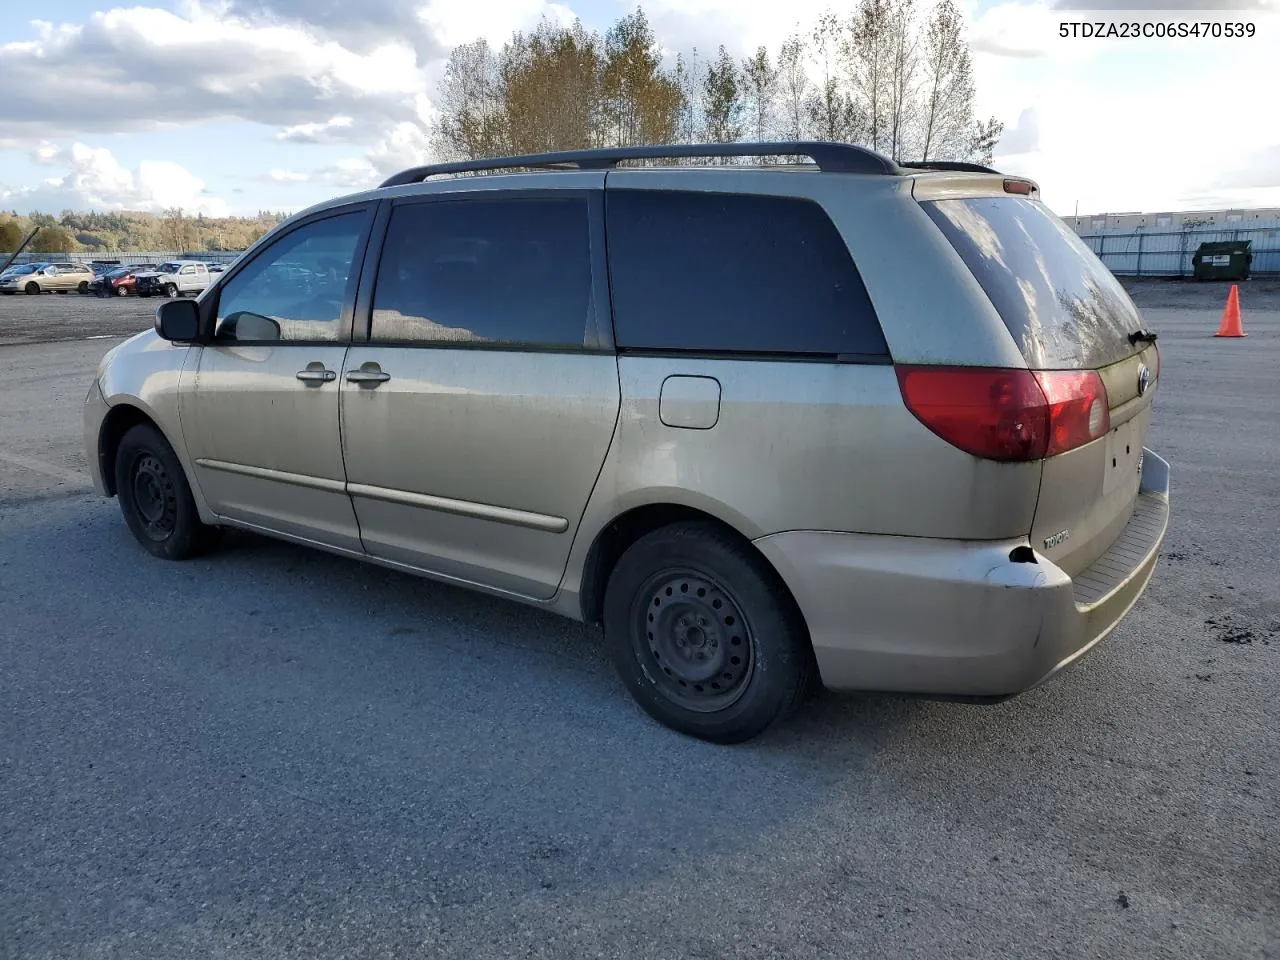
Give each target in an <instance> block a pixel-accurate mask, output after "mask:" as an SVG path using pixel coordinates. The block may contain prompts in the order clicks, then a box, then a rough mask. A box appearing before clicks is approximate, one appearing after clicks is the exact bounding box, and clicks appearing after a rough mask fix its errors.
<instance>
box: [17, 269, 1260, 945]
mask: <svg viewBox="0 0 1280 960" xmlns="http://www.w3.org/2000/svg"><path fill="white" fill-rule="evenodd" d="M1135 289H1136V296H1137V297H1138V299H1139V301H1140V303H1142V304H1144V305H1146V307H1147V314H1148V319H1149V321H1150V323H1151V325H1152V326H1153V327H1155V328H1156V329H1157V330H1159V331H1160V335H1161V339H1160V344H1161V347H1162V349H1163V358H1164V380H1163V388H1162V393H1161V396H1160V398H1159V400H1158V401H1157V413H1156V421H1155V426H1154V430H1153V435H1152V437H1151V441H1150V443H1151V445H1152V446H1153V447H1154V448H1155V449H1156V450H1157V451H1159V452H1160V453H1161V454H1162V455H1164V456H1165V457H1166V458H1167V459H1168V460H1170V462H1171V463H1172V467H1173V495H1174V498H1175V499H1174V511H1175V518H1174V525H1173V528H1172V530H1171V533H1170V537H1169V541H1168V544H1167V547H1166V553H1165V556H1164V559H1163V561H1162V563H1161V566H1160V569H1159V571H1158V572H1157V575H1156V579H1155V581H1154V582H1153V584H1152V586H1151V588H1150V590H1149V591H1148V593H1147V595H1146V597H1144V599H1143V600H1142V601H1141V603H1140V604H1139V606H1138V607H1137V608H1136V609H1135V611H1134V613H1133V614H1132V615H1131V616H1130V617H1129V618H1128V619H1127V620H1126V621H1125V622H1124V624H1123V625H1122V626H1121V628H1120V629H1119V630H1118V631H1117V632H1116V633H1115V634H1114V635H1113V636H1112V638H1111V639H1110V641H1108V642H1107V643H1106V644H1104V645H1102V646H1101V647H1100V648H1099V649H1098V650H1097V651H1096V652H1095V653H1094V654H1092V655H1091V656H1090V657H1088V658H1086V659H1085V661H1084V662H1083V663H1081V664H1080V665H1079V666H1078V667H1077V668H1075V669H1074V670H1071V671H1069V672H1068V673H1066V674H1065V675H1063V676H1062V677H1060V678H1058V679H1057V680H1055V681H1054V682H1053V683H1051V684H1049V685H1047V686H1045V687H1043V688H1041V689H1039V690H1036V691H1033V692H1031V693H1029V694H1027V695H1025V696H1023V697H1020V698H1018V699H1015V700H1013V701H1010V702H1007V703H1004V704H1001V705H998V706H988V707H978V706H967V705H958V704H943V703H930V702H925V701H919V700H909V699H903V698H897V697H881V696H876V697H871V696H865V697H862V696H853V697H836V696H823V697H820V698H818V699H817V701H816V702H815V703H813V704H812V705H811V706H810V708H809V709H808V710H807V711H806V712H805V713H804V715H803V716H801V717H800V718H798V720H797V721H795V722H793V723H791V724H789V725H788V726H786V727H785V728H784V729H781V730H779V731H777V732H776V733H775V734H773V735H771V736H769V737H767V738H765V739H763V740H760V741H757V742H755V743H752V744H748V745H745V746H743V747H741V748H731V749H730V748H716V747H712V746H709V745H705V744H701V743H697V742H694V741H690V740H687V739H684V738H681V737H679V736H678V735H676V734H673V733H670V732H668V731H666V730H664V729H662V728H660V727H658V726H656V725H655V724H653V723H651V722H649V721H648V720H647V719H646V718H645V717H644V716H643V715H642V714H641V713H640V711H639V710H638V709H637V708H636V707H634V706H633V705H632V704H631V702H630V701H629V700H628V699H627V697H626V695H625V693H624V691H623V690H622V688H621V686H620V684H619V683H618V682H617V681H616V680H615V679H614V676H613V674H612V672H611V669H610V667H609V665H608V663H607V662H606V659H605V657H604V656H603V655H602V653H601V651H600V649H599V645H598V641H597V637H596V635H595V634H594V633H593V632H592V631H590V630H587V629H584V628H581V627H579V626H576V625H574V624H572V623H568V622H565V621H561V620H559V619H554V618H552V617H550V616H546V615H542V614H539V613H537V612H534V611H530V610H527V609H525V608H523V607H518V606H515V605H509V604H504V603H500V602H496V601H492V600H488V599H484V598H480V597H477V596H473V595H471V594H468V593H465V592H462V591H460V590H457V589H453V588H448V587H443V586H437V585H434V584H431V583H427V582H424V581H420V580H415V579H412V578H409V577H406V576H400V575H397V574H394V573H389V572H386V571H383V570H381V569H377V568H374V567H371V566H365V565H362V564H359V563H355V562H350V561H345V560H341V559H337V558H333V557H329V556H327V555H324V554H320V553H316V552H308V551H306V550H303V549H300V548H294V547H290V546H285V545H281V544H275V543H271V542H269V541H265V540H260V539H257V538H253V537H248V536H232V537H230V538H229V540H228V543H227V545H226V546H225V547H224V548H223V549H222V550H221V551H219V552H218V553H217V554H215V555H213V556H211V557H209V558H207V559H204V560H201V561H198V562H193V563H189V564H164V563H161V562H159V561H155V560H152V559H151V558H149V557H147V556H146V555H144V553H143V552H142V550H141V549H140V548H139V547H137V546H136V545H135V544H134V543H133V542H132V540H131V539H130V538H129V536H128V533H127V531H126V530H125V527H124V524H123V522H122V521H121V519H120V517H119V514H118V511H117V508H116V504H115V502H114V501H103V500H99V499H98V498H96V497H94V496H92V494H91V493H89V492H88V490H87V481H86V479H85V477H84V474H83V464H84V461H83V454H82V452H81V439H80V432H79V431H80V403H81V400H82V398H83V396H84V391H85V389H86V388H87V386H88V381H89V378H90V376H91V375H92V370H93V367H94V365H95V364H96V362H97V360H98V358H99V357H100V356H101V354H102V353H103V352H104V351H105V350H106V349H107V348H109V347H110V346H111V345H113V344H114V343H115V342H117V341H116V340H115V339H103V340H94V341H85V340H83V339H79V338H83V337H87V336H106V335H116V334H123V333H128V332H133V331H134V330H136V329H141V328H144V327H145V326H147V324H149V323H150V322H151V317H152V316H153V314H154V307H155V301H141V302H140V301H136V300H126V301H119V300H115V301H99V300H93V299H87V298H80V297H75V296H66V297H43V298H38V299H37V298H23V297H14V298H0V343H7V344H10V345H9V346H3V347H0V367H2V368H3V369H4V370H5V372H6V374H7V375H6V376H5V377H4V379H3V380H2V381H0V958H4V960H9V958H24V960H25V958H33V960H34V958H76V960H88V958H97V957H127V958H152V957H154V958H165V960H172V958H176V957H182V958H203V957H211V958H212V957H236V958H249V957H273V958H278V957H297V958H306V960H319V958H329V957H389V958H397V960H402V958H408V957H418V956H421V957H437V956H438V957H485V958H498V957H549V958H550V957H555V958H567V957H643V958H649V957H653V958H659V957H661V958H690V960H693V958H722V957H759V958H766V957H768V958H778V957H814V958H831V957H860V956H867V957H889V958H895V960H896V958H907V957H928V958H950V957H975V958H989V957H1008V958H1023V957H1037V958H1038V957H1072V958H1074V957H1091V958H1092V957H1102V958H1107V960H1114V958H1118V957H1133V958H1141V960H1153V958H1174V957H1177V958H1189V960H1190V958H1195V960H1205V958H1218V957H1222V958H1232V960H1241V958H1259V960H1260V958H1264V957H1273V958H1274V957H1276V956H1280V919H1278V918H1280V858H1278V856H1277V850H1278V849H1280V837H1278V836H1277V826H1278V825H1280V797H1278V796H1277V784H1278V783H1280V738H1278V737H1277V735H1276V731H1277V729H1278V728H1280V587H1277V584H1280V544H1278V543H1277V537H1276V533H1275V531H1276V517H1277V516H1280V482H1277V477H1278V476H1280V471H1278V469H1277V468H1278V467H1280V416H1277V412H1278V411H1280V377H1278V376H1277V374H1276V371H1277V370H1278V369H1280V284H1275V283H1270V284H1266V283H1261V282H1257V281H1254V282H1251V283H1249V284H1245V285H1242V288H1241V298H1242V304H1243V308H1244V322H1245V329H1246V331H1248V333H1249V334H1250V336H1249V338H1248V339H1245V340H1217V339H1214V338H1212V336H1211V334H1212V333H1213V332H1214V330H1215V329H1216V328H1217V323H1218V318H1219V315H1220V312H1221V307H1222V302H1223V298H1224V297H1225V293H1226V288H1225V286H1223V285H1219V284H1213V285H1205V286H1192V285H1187V284H1143V285H1138V286H1137V287H1135ZM24 339H26V340H36V339H39V340H63V339H66V340H69V341H71V342H52V343H30V344H27V345H18V344H20V343H22V342H23V341H24Z"/></svg>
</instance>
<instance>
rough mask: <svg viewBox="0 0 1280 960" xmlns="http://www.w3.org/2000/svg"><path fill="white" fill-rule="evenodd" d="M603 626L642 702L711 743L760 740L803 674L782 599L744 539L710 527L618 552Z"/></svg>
mask: <svg viewBox="0 0 1280 960" xmlns="http://www.w3.org/2000/svg"><path fill="white" fill-rule="evenodd" d="M604 631H605V640H606V643H607V644H608V647H609V652H610V655H611V657H612V658H613V662H614V665H615V667H616V668H617V670H618V673H619V675H620V676H621V678H622V681H623V683H624V684H626V686H627V689H628V690H629V691H630V693H631V695H632V696H633V697H635V699H636V701H637V702H638V703H639V704H640V706H641V707H642V708H644V710H645V711H646V712H647V713H648V714H649V715H650V716H651V717H653V718H654V719H655V720H657V721H658V722H659V723H662V724H664V725H665V726H668V727H670V728H671V729H673V730H677V731H679V732H681V733H684V734H687V735H689V736H693V737H697V738H699V739H701V740H708V741H711V742H713V743H726V744H727V743H740V742H742V741H745V740H750V739H752V738H753V737H756V736H758V735H759V734H761V733H763V732H764V731H765V730H766V729H767V728H768V727H770V726H772V725H773V724H774V723H776V722H777V721H779V720H781V719H782V718H783V717H784V716H785V715H786V714H788V713H789V712H790V711H791V710H792V709H793V708H794V707H795V705H796V704H797V703H798V702H799V700H800V698H801V697H802V696H803V694H804V692H805V690H806V689H807V688H808V686H809V683H810V678H811V677H812V674H813V670H812V663H813V653H812V649H811V647H810V646H809V639H808V636H807V632H806V630H805V627H804V622H803V620H802V618H801V617H800V613H799V611H798V609H796V606H795V603H794V601H792V599H791V596H790V594H788V593H787V591H786V589H785V587H783V585H782V583H781V581H780V580H779V579H778V577H777V575H776V574H775V573H774V571H773V570H772V569H771V568H769V566H768V564H767V563H766V562H765V561H764V559H763V558H762V557H760V556H759V555H758V554H757V553H755V551H754V550H753V549H752V548H751V547H750V546H749V545H748V544H744V543H742V542H740V541H739V540H738V539H736V538H735V537H733V536H731V535H730V534H728V533H727V532H725V531H723V530H722V529H720V528H719V527H717V526H715V525H713V524H710V523H703V522H688V523H678V524H673V525H671V526H668V527H663V528H662V529H659V530H656V531H654V532H653V533H650V534H648V535H646V536H644V537H641V538H640V539H639V540H637V541H636V542H635V543H634V544H633V545H632V546H631V547H630V548H628V550H627V551H626V552H625V553H624V554H623V555H622V557H621V559H619V561H618V563H617V566H616V567H615V568H614V570H613V573H612V574H611V576H610V578H609V583H608V586H607V587H606V589H605V598H604Z"/></svg>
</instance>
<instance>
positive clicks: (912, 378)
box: [898, 367, 1111, 462]
mask: <svg viewBox="0 0 1280 960" xmlns="http://www.w3.org/2000/svg"><path fill="white" fill-rule="evenodd" d="M898 385H899V387H900V388H901V390H902V399H903V401H904V402H905V403H906V405H907V408H908V409H909V410H910V411H911V412H912V413H913V414H915V416H916V418H917V419H919V420H920V422H921V423H923V424H924V425H925V426H926V427H928V428H929V429H930V430H932V431H933V432H934V433H936V434H937V435H938V436H940V437H941V438H942V439H943V440H946V441H947V442H948V443H950V444H951V445H952V446H954V447H958V448H959V449H961V450H964V451H965V452H966V453H971V454H973V455H974V456H975V457H983V458H984V459H987V460H1001V461H1015V462H1017V461H1028V460H1043V459H1044V458H1046V457H1053V456H1057V455H1058V454H1060V453H1065V452H1066V451H1068V450H1074V449H1075V448H1076V447H1079V446H1083V445H1084V444H1086V443H1089V442H1091V441H1093V440H1097V439H1098V438H1099V437H1102V436H1105V435H1106V433H1107V431H1108V430H1109V429H1111V417H1110V414H1109V411H1108V405H1107V391H1106V387H1104V386H1103V383H1102V378H1101V377H1099V376H1098V375H1097V374H1096V373H1094V372H1093V371H1092V370H1086V371H1037V372H1033V371H1030V370H1002V369H988V368H985V367H898Z"/></svg>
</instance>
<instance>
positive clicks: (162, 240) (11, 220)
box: [0, 207, 285, 254]
mask: <svg viewBox="0 0 1280 960" xmlns="http://www.w3.org/2000/svg"><path fill="white" fill-rule="evenodd" d="M284 217H285V214H284V213H276V212H272V211H266V210H264V211H260V212H259V213H258V214H257V216H252V217H219V218H215V217H205V216H202V215H200V214H196V215H195V216H192V215H191V214H188V213H186V212H184V211H183V210H182V209H181V208H177V207H175V208H171V209H168V210H165V211H163V212H162V213H141V212H135V211H128V210H125V211H109V212H99V211H89V212H87V213H85V212H78V211H74V210H64V211H62V213H61V214H60V215H58V216H56V217H55V216H54V215H52V214H48V213H32V214H30V215H28V216H25V217H23V216H19V215H18V214H17V213H8V214H5V213H0V253H12V252H13V251H14V250H16V249H17V248H18V245H19V244H20V243H22V241H23V240H25V239H26V237H27V234H29V233H30V232H31V231H32V230H33V229H35V228H36V227H40V232H39V233H38V234H36V236H35V237H34V239H32V241H31V244H30V245H29V246H28V247H27V248H26V250H25V252H26V253H48V254H58V253H75V252H84V251H90V252H94V253H104V254H107V253H124V252H128V251H152V250H165V251H169V250H172V251H178V252H186V251H214V250H244V249H245V248H246V247H248V246H250V245H251V244H252V243H253V242H254V241H255V240H257V239H258V238H259V237H261V236H262V235H263V234H264V233H266V232H267V230H269V229H270V228H271V227H273V226H275V225H276V224H277V223H279V222H280V221H281V220H282V219H284Z"/></svg>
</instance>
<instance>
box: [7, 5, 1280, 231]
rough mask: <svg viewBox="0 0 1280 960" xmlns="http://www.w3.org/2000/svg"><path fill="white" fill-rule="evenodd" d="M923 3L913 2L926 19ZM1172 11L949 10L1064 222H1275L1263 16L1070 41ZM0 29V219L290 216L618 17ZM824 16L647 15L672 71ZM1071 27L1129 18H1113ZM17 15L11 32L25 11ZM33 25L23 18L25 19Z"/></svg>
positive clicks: (90, 22)
mask: <svg viewBox="0 0 1280 960" xmlns="http://www.w3.org/2000/svg"><path fill="white" fill-rule="evenodd" d="M924 2H926V3H927V0H924ZM1173 2H1181V0H1035V2H1031V0H1028V2H1002V0H965V3H964V8H965V10H966V11H967V13H968V15H969V21H970V39H971V43H972V46H973V49H974V52H975V56H976V66H977V71H978V84H979V104H978V106H979V110H980V112H981V114H982V115H984V116H986V115H995V116H997V117H999V118H1000V119H1001V120H1003V121H1004V123H1005V135H1004V138H1003V139H1002V141H1001V144H1000V147H999V148H998V150H997V157H996V159H997V162H998V164H999V165H1000V166H1001V167H1002V168H1003V169H1006V170H1009V171H1011V172H1017V173H1021V174H1024V175H1027V176H1031V177H1034V178H1035V179H1037V180H1038V181H1039V182H1040V184H1041V187H1042V191H1043V196H1044V198H1045V200H1046V201H1047V202H1048V203H1049V205H1050V206H1052V207H1053V208H1054V209H1055V210H1056V211H1057V212H1058V213H1060V214H1064V215H1066V214H1070V213H1072V212H1073V211H1074V210H1075V209H1076V207H1077V204H1078V208H1079V210H1080V212H1081V213H1096V212H1102V211H1112V212H1115V211H1121V210H1126V211H1127V210H1147V211H1152V210H1167V209H1196V208H1201V209H1202V208H1207V207H1218V206H1262V205H1274V206H1280V123H1276V122H1275V119H1274V118H1275V117H1276V115H1277V113H1276V107H1275V104H1274V97H1273V90H1274V84H1275V79H1274V78H1275V64H1276V62H1277V61H1278V60H1280V0H1198V2H1197V0H1188V2H1190V3H1192V4H1193V5H1198V6H1207V5H1214V6H1217V7H1219V8H1223V9H1219V10H1216V11H1203V12H1202V13H1200V14H1195V13H1187V14H1183V15H1184V16H1187V17H1190V18H1196V17H1198V18H1200V19H1211V20H1213V21H1216V22H1220V23H1221V22H1239V23H1253V24H1254V25H1255V35H1254V36H1253V37H1252V38H1247V39H1225V38H1224V39H1217V40H1214V39H1196V38H1187V39H1180V40H1170V39H1140V40H1125V39H1114V40H1104V41H1099V40H1089V39H1063V38H1061V37H1060V35H1059V24H1060V23H1063V22H1070V21H1073V20H1076V21H1086V20H1090V21H1096V20H1098V19H1100V18H1103V17H1105V18H1107V19H1114V18H1117V17H1118V18H1120V19H1125V20H1134V19H1141V20H1153V19H1154V20H1167V19H1168V18H1169V17H1170V16H1174V15H1175V14H1172V13H1169V12H1164V13H1161V12H1156V11H1152V10H1150V9H1147V10H1141V9H1134V8H1143V7H1146V8H1151V7H1167V6H1168V5H1169V4H1170V3H1173ZM37 6H38V5H36V4H21V3H11V0H3V2H0V7H4V8H8V9H5V11H4V12H5V13H6V16H5V17H3V18H0V78H3V80H4V83H3V85H2V86H0V208H5V209H9V208H14V209H17V210H19V211H20V212H27V211H30V210H32V209H37V210H45V211H52V212H57V211H60V210H62V209H64V208H67V207H74V208H89V207H92V208H97V209H109V208H117V209H118V208H130V209H161V208H164V207H167V206H175V205H179V206H183V207H185V208H187V209H189V210H193V211H194V210H202V211H204V212H205V213H207V214H211V215H218V214H224V213H227V212H234V213H241V212H253V211H256V210H259V209H272V210H297V209H300V208H302V207H304V206H306V205H307V204H309V203H312V202H315V201H317V200H321V199H324V198H326V197H330V196H333V195H336V194H340V193H343V192H349V191H351V190H353V189H357V188H359V187H363V186H366V185H370V184H375V183H377V182H378V180H379V179H381V177H383V176H385V175H386V174H387V173H389V172H391V171H393V170H395V169H398V168H400V167H403V166H408V165H411V164H413V163H418V162H422V160H423V159H424V158H425V157H427V147H426V143H425V137H424V133H423V131H424V127H425V125H426V124H428V123H429V122H430V120H431V118H432V116H433V107H432V101H433V98H434V95H435V90H436V84H437V82H438V80H439V77H440V73H441V69H442V67H443V63H444V59H445V58H446V57H447V55H448V51H449V49H450V48H451V47H452V46H453V45H455V44H458V43H462V42H466V41H469V40H473V39H475V38H476V37H479V36H484V37H487V38H489V39H490V41H491V42H492V43H494V44H495V45H500V44H501V42H502V40H504V39H505V38H506V37H508V36H509V35H510V34H511V32H512V31H513V30H516V29H521V28H526V27H530V26H532V25H534V24H536V23H537V21H538V19H539V18H540V17H541V16H543V15H544V14H546V15H550V16H553V17H556V18H559V19H563V20H565V21H571V20H572V19H573V18H574V17H580V18H581V19H582V20H583V22H584V23H585V24H586V25H587V26H589V27H595V28H598V29H602V30H603V29H605V28H607V27H608V26H609V25H610V24H611V23H612V22H614V21H615V20H616V19H617V18H618V17H620V16H622V15H623V14H625V13H627V12H628V11H629V10H630V9H631V8H632V6H633V0H625V2H624V0H563V2H550V0H114V2H113V0H96V2H91V0H59V2H58V3H57V4H49V5H47V6H46V7H45V10H46V11H47V12H43V13H37V12H36V11H37ZM828 6H834V7H835V9H836V10H837V11H842V10H844V9H847V8H848V6H850V4H849V3H848V2H847V0H846V2H845V3H833V0H647V2H645V3H644V7H645V10H646V12H647V13H648V14H649V16H650V19H651V21H652V22H653V24H654V27H655V29H656V31H657V33H658V38H659V41H660V42H661V43H662V44H663V46H664V47H666V48H669V49H670V50H672V51H675V50H687V49H689V48H690V47H692V46H694V45H696V46H697V47H698V48H699V50H703V51H706V50H709V49H714V47H715V45H716V44H718V43H724V44H725V45H726V46H727V47H729V48H730V50H731V52H734V53H738V54H742V53H745V52H746V51H748V50H751V49H754V48H755V47H756V46H757V45H759V44H762V43H763V44H766V45H768V46H769V47H770V49H772V50H776V48H777V45H778V43H779V41H780V40H781V39H782V38H784V37H785V36H786V35H787V34H788V33H789V32H791V31H792V30H793V29H795V27H796V26H797V25H799V26H803V27H807V26H809V25H810V24H812V22H813V21H814V20H816V18H817V16H818V15H819V14H820V13H821V12H822V11H823V10H824V9H826V8H827V7H828ZM1084 7H1093V8H1097V7H1111V8H1117V7H1119V8H1129V9H1121V10H1116V9H1112V10H1111V11H1110V12H1105V11H1103V12H1100V11H1099V10H1097V9H1093V10H1089V9H1080V8H1084ZM21 11H26V12H27V13H26V14H25V15H24V13H23V12H21ZM35 16H38V17H40V19H30V17H35Z"/></svg>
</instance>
